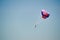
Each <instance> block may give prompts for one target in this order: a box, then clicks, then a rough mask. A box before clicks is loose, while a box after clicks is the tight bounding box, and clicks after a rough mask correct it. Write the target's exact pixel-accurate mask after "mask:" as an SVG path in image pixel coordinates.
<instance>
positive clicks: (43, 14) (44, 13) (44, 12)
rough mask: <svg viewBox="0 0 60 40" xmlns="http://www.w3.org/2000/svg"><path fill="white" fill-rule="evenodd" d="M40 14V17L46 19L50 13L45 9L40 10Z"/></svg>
mask: <svg viewBox="0 0 60 40" xmlns="http://www.w3.org/2000/svg"><path fill="white" fill-rule="evenodd" d="M41 15H42V18H43V19H46V18H48V17H49V15H50V14H48V12H47V11H46V10H42V11H41Z"/></svg>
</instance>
